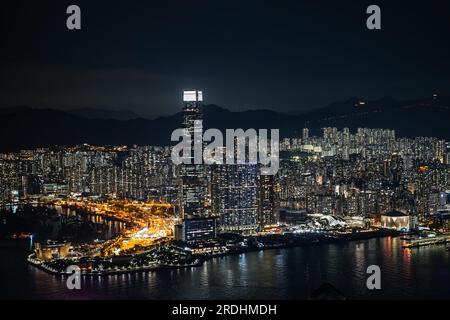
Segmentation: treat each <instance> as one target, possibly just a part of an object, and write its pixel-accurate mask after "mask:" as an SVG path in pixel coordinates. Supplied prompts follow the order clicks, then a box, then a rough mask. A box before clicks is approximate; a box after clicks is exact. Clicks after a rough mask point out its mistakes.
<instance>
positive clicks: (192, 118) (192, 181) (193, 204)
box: [181, 91, 207, 219]
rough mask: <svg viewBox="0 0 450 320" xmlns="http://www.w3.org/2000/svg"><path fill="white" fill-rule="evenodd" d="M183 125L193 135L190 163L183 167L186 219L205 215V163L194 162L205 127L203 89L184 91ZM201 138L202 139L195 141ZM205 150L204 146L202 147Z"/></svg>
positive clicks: (182, 196)
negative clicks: (202, 105) (195, 150)
mask: <svg viewBox="0 0 450 320" xmlns="http://www.w3.org/2000/svg"><path fill="white" fill-rule="evenodd" d="M183 102H184V107H183V126H184V128H185V129H186V134H187V135H189V136H190V137H191V139H192V140H191V154H190V156H189V158H190V159H189V161H188V163H189V164H183V165H182V167H181V210H182V216H183V218H185V219H190V218H200V217H205V216H206V215H207V214H206V212H205V196H206V177H205V167H204V165H203V164H195V163H194V152H193V151H194V145H195V144H196V143H197V144H198V145H202V141H201V136H202V133H203V127H202V125H201V124H199V122H198V121H200V120H202V111H201V104H202V102H203V92H202V91H184V92H183ZM195 139H197V140H198V139H199V140H200V141H195ZM202 152H203V148H202Z"/></svg>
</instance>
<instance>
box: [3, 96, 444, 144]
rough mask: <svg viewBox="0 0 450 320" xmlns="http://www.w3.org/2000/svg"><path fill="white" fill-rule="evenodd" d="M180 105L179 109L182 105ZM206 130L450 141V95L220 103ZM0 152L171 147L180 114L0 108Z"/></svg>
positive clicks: (212, 108)
mask: <svg viewBox="0 0 450 320" xmlns="http://www.w3.org/2000/svg"><path fill="white" fill-rule="evenodd" d="M180 109H181V108H180ZM203 113H204V127H205V128H218V129H221V130H223V129H226V128H232V129H237V128H243V129H248V128H255V129H261V128H264V129H276V128H278V129H280V136H281V137H295V136H300V135H301V130H302V128H303V127H304V126H305V125H306V126H307V127H308V128H310V130H311V132H312V133H313V134H320V129H321V128H323V127H331V126H332V127H337V128H339V129H342V128H343V127H349V128H350V129H351V130H355V129H356V128H358V127H369V128H389V129H395V130H396V131H397V136H409V137H413V136H436V137H440V138H445V139H449V140H450V98H448V97H439V98H429V99H418V100H413V101H397V100H395V99H393V98H390V97H386V98H382V99H379V100H375V101H365V100H364V99H360V98H352V99H349V100H347V101H345V102H340V103H332V104H330V105H328V106H326V107H324V108H321V109H317V110H313V111H310V112H307V113H304V114H301V115H287V114H283V113H279V112H275V111H271V110H249V111H242V112H232V111H229V110H227V109H225V108H222V107H219V106H216V105H206V106H204V107H203ZM0 121H1V126H0V133H1V135H2V137H3V139H2V142H1V144H0V151H1V152H9V151H16V150H19V149H34V148H37V147H52V146H55V145H76V144H81V143H89V144H93V145H134V144H136V145H169V144H170V136H171V133H172V131H173V130H175V129H176V128H179V127H181V123H182V113H181V112H178V113H176V114H173V115H170V116H165V117H159V118H157V119H154V120H149V119H144V118H135V119H128V120H117V119H110V118H107V117H106V118H103V119H98V118H95V119H90V118H88V117H82V116H79V115H76V114H73V113H70V112H65V111H59V110H53V109H33V108H27V107H21V108H16V109H11V110H9V112H3V113H2V112H0Z"/></svg>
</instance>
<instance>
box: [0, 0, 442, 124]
mask: <svg viewBox="0 0 450 320" xmlns="http://www.w3.org/2000/svg"><path fill="white" fill-rule="evenodd" d="M390 2H391V4H388V3H387V4H385V3H383V2H368V1H284V0H278V1H262V0H260V1H247V0H245V1H244V0H241V1H219V0H208V1H189V0H182V1H170V0H164V1H137V0H135V1H133V0H129V1H93V0H90V1H79V0H71V1H62V0H59V1H37V0H36V1H23V0H15V1H9V0H7V1H2V3H1V4H0V6H1V21H0V24H1V25H0V26H1V32H0V36H1V48H0V49H1V53H0V54H1V62H0V63H1V73H0V97H1V98H0V99H1V100H0V106H1V107H9V106H16V105H27V106H32V107H40V108H43V107H50V108H61V109H69V108H78V107H97V108H109V109H129V110H133V111H135V112H137V113H138V114H141V115H144V116H156V115H164V114H171V113H174V112H176V111H179V110H180V106H181V90H183V89H190V88H198V89H202V90H203V91H204V92H205V100H206V101H205V102H207V103H215V104H218V105H221V106H223V107H226V108H229V109H231V110H246V109H262V108H265V109H273V110H278V111H283V112H296V113H300V112H304V111H307V110H310V109H312V108H317V107H321V106H325V105H327V104H329V103H331V102H333V101H343V100H346V99H348V98H350V97H364V98H367V99H376V98H380V97H383V96H393V97H395V98H398V99H406V98H419V97H426V96H431V93H432V92H433V91H437V92H439V93H440V94H442V95H450V76H449V75H450V58H449V57H450V41H449V39H450V37H449V33H450V10H449V9H448V8H447V7H448V5H445V1H420V2H411V1H390ZM392 2H396V4H392ZM70 4H78V5H79V6H80V7H81V10H82V30H81V31H69V30H67V29H66V18H67V16H68V15H67V14H66V8H67V6H68V5H70ZM370 4H378V5H380V7H381V10H382V30H376V31H369V30H368V29H367V28H366V19H367V17H368V15H367V14H366V12H365V11H366V8H367V6H368V5H370Z"/></svg>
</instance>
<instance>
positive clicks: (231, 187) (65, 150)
mask: <svg viewBox="0 0 450 320" xmlns="http://www.w3.org/2000/svg"><path fill="white" fill-rule="evenodd" d="M202 101H203V95H202V92H201V91H187V92H185V93H184V107H183V113H184V122H183V126H184V128H186V132H187V133H188V134H190V135H193V134H194V133H195V132H197V131H201V130H202V128H201V127H197V126H196V123H198V121H197V122H196V120H201V119H202V113H201V104H202ZM192 143H193V144H194V143H195V141H192ZM280 151H281V153H280V170H279V172H278V174H277V175H274V176H270V175H261V173H260V170H259V168H258V164H212V165H203V164H200V165H199V164H181V165H175V164H174V163H173V162H172V160H171V147H168V146H166V147H145V146H133V147H127V146H120V147H107V146H103V147H94V146H90V145H81V146H76V147H58V148H53V149H36V150H23V151H20V152H17V153H10V154H1V155H0V201H1V202H2V203H10V202H17V201H20V200H21V199H24V198H30V197H33V196H42V195H47V196H62V197H64V196H83V195H86V196H99V197H117V198H130V199H137V200H143V201H148V200H154V201H162V202H166V203H170V204H174V205H176V207H177V208H178V210H177V215H178V216H179V217H180V218H181V219H182V221H183V222H182V223H181V224H180V225H178V226H176V230H175V234H176V237H177V238H178V239H182V240H195V239H201V238H204V237H206V238H208V237H213V236H214V235H215V234H216V233H217V232H236V233H252V232H255V231H258V230H261V229H263V228H265V227H271V226H275V225H277V224H279V223H280V222H282V223H300V222H301V221H303V220H304V217H305V215H307V214H322V215H330V216H336V217H362V218H367V219H372V220H375V221H376V220H377V219H378V222H379V224H380V225H381V224H383V223H385V224H386V223H394V224H395V223H398V224H399V225H403V224H404V222H403V220H404V219H403V218H401V216H402V214H400V213H399V212H402V213H404V215H406V216H408V217H415V219H416V221H420V220H421V219H422V220H426V219H428V218H430V217H442V219H444V218H445V217H448V216H449V214H448V213H449V212H450V191H449V190H450V157H449V155H450V147H449V144H448V143H447V142H446V141H444V140H441V139H437V138H431V137H416V138H399V137H396V135H395V132H394V131H393V130H388V129H368V128H359V129H357V131H356V132H354V133H352V132H350V130H349V129H348V128H344V129H343V130H342V131H340V130H338V129H337V128H323V134H322V135H320V136H311V135H310V134H309V130H308V129H307V128H304V129H303V132H302V137H298V138H284V139H283V140H282V141H280ZM192 163H193V162H192ZM280 211H281V214H280ZM393 213H396V214H393ZM382 217H383V219H382ZM399 217H400V218H399ZM408 219H409V218H408ZM381 220H383V221H381ZM393 221H395V222H393Z"/></svg>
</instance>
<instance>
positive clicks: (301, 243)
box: [26, 229, 400, 277]
mask: <svg viewBox="0 0 450 320" xmlns="http://www.w3.org/2000/svg"><path fill="white" fill-rule="evenodd" d="M399 235H400V232H399V231H395V230H388V229H378V230H375V231H368V232H358V233H354V234H348V235H340V236H339V237H325V238H323V239H320V240H319V239H314V240H311V239H296V240H297V241H294V239H295V238H294V239H291V240H292V242H290V243H279V244H272V245H265V246H264V247H250V248H241V249H235V250H230V251H228V252H224V253H219V254H212V255H204V256H198V257H196V260H195V261H194V262H193V263H192V264H187V265H161V264H155V265H154V266H142V267H135V268H132V269H127V270H113V271H111V270H109V271H101V272H98V271H96V272H92V271H91V272H86V271H84V272H81V276H85V277H109V276H114V275H120V274H131V273H140V272H151V271H159V270H169V269H174V270H175V269H185V268H196V267H200V266H202V265H203V264H204V263H205V262H207V261H209V260H212V259H213V258H222V257H225V256H231V255H240V254H244V253H250V252H258V251H265V250H274V249H290V248H297V247H306V246H318V245H324V244H334V243H345V242H353V241H361V240H369V239H376V238H385V237H398V236H399ZM33 255H34V253H32V254H30V255H28V257H27V258H26V261H27V263H28V264H30V265H32V266H33V267H36V268H38V269H40V270H42V271H44V272H46V273H48V274H51V275H55V276H62V277H64V276H68V275H69V274H67V273H65V272H61V271H57V270H54V269H51V268H49V267H47V266H44V265H42V262H39V261H36V260H34V259H33V258H32V256H33Z"/></svg>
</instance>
